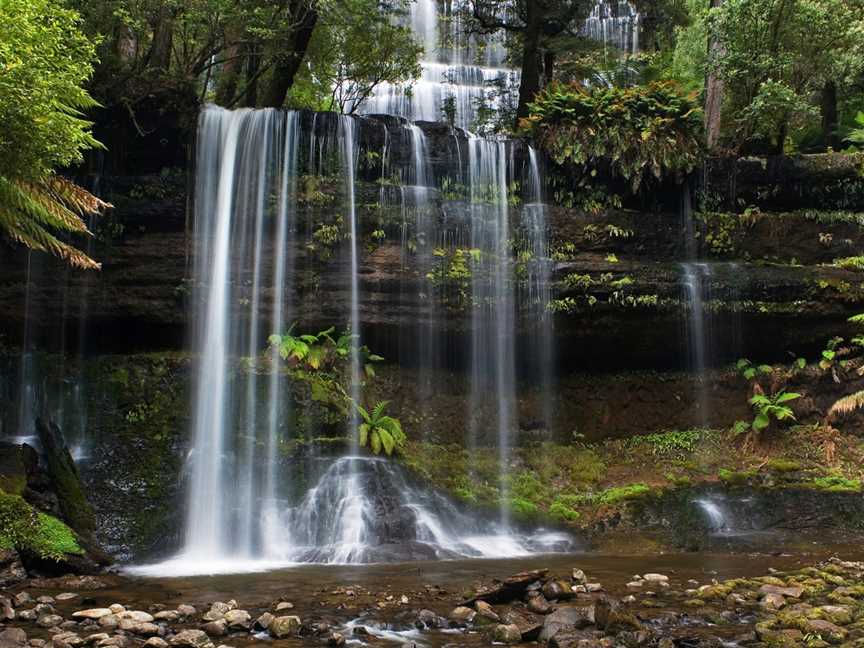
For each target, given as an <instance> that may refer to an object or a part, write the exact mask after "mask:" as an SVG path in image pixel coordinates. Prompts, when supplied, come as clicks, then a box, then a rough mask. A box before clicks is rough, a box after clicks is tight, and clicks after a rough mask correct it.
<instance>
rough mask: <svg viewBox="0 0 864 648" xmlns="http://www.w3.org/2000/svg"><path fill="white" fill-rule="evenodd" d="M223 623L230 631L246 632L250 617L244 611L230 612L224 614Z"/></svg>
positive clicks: (250, 621)
mask: <svg viewBox="0 0 864 648" xmlns="http://www.w3.org/2000/svg"><path fill="white" fill-rule="evenodd" d="M225 622H226V623H227V624H228V627H229V628H231V629H232V630H248V629H249V626H250V625H252V616H251V615H250V614H249V613H248V612H247V611H246V610H230V611H229V612H228V613H226V614H225Z"/></svg>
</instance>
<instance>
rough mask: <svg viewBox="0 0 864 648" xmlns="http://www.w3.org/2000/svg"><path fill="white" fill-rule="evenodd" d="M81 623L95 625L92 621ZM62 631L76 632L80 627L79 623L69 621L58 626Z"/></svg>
mask: <svg viewBox="0 0 864 648" xmlns="http://www.w3.org/2000/svg"><path fill="white" fill-rule="evenodd" d="M81 623H93V622H92V621H82V622H81ZM58 627H59V628H60V629H61V630H75V629H76V628H77V627H78V622H77V621H73V620H72V619H69V620H68V621H64V622H63V623H61V624H60V625H59V626H58Z"/></svg>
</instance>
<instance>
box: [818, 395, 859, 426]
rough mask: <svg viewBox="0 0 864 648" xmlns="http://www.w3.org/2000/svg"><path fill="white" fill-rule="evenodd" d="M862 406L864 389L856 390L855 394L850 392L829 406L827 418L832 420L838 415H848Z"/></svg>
mask: <svg viewBox="0 0 864 648" xmlns="http://www.w3.org/2000/svg"><path fill="white" fill-rule="evenodd" d="M862 407H864V390H862V391H858V392H855V393H854V394H849V395H847V396H844V397H843V398H840V399H839V400H837V401H835V402H834V404H833V405H832V406H831V407H830V408H828V416H827V417H826V418H827V419H828V420H829V421H832V420H834V419H835V418H837V417H838V416H846V415H847V414H851V413H852V412H854V411H855V410H857V409H861V408H862Z"/></svg>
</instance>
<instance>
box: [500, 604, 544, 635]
mask: <svg viewBox="0 0 864 648" xmlns="http://www.w3.org/2000/svg"><path fill="white" fill-rule="evenodd" d="M501 621H502V622H503V623H504V624H505V625H515V626H516V627H518V628H519V632H521V633H522V641H537V637H539V636H540V629H541V628H542V627H543V626H542V624H540V623H537V622H536V621H534V620H533V619H528V618H526V617H524V616H522V615H521V614H519V613H518V612H515V611H513V610H508V611H507V612H505V613H504V614H503V615H502V616H501Z"/></svg>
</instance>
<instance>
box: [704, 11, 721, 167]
mask: <svg viewBox="0 0 864 648" xmlns="http://www.w3.org/2000/svg"><path fill="white" fill-rule="evenodd" d="M710 2H711V6H712V7H719V6H720V5H722V4H723V0H710ZM724 51H725V48H724V46H723V43H721V42H720V41H719V40H717V39H715V38H713V37H710V36H709V41H708V61H709V64H710V62H711V61H712V60H713V59H715V58H716V57H718V56H720V55H722V54H723V53H724ZM722 108H723V79H721V78H720V77H719V76H718V75H717V72H716V71H715V70H714V69H713V68H711V69H709V72H708V78H707V79H706V81H705V141H706V143H707V144H708V150H709V151H710V150H711V149H713V148H715V147H716V146H717V143H718V142H719V141H720V123H721V117H722V114H721V113H722Z"/></svg>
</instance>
